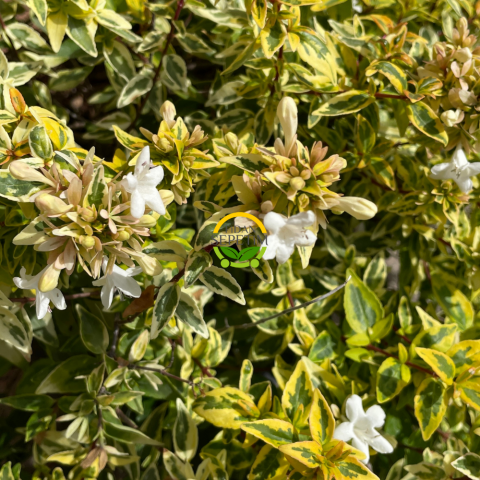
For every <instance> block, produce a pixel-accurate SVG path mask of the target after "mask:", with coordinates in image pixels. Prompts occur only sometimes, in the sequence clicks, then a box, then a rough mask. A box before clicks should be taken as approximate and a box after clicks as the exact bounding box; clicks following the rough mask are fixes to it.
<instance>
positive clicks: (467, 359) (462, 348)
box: [447, 340, 480, 375]
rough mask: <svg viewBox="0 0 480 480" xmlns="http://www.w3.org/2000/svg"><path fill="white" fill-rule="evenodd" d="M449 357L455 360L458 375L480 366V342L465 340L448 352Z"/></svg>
mask: <svg viewBox="0 0 480 480" xmlns="http://www.w3.org/2000/svg"><path fill="white" fill-rule="evenodd" d="M447 355H448V356H449V357H450V358H451V359H452V360H453V363H454V364H455V369H456V372H457V375H460V374H462V373H463V372H465V371H467V370H468V369H469V368H470V367H472V366H474V365H479V364H480V340H464V341H463V342H460V343H457V344H456V345H454V346H453V347H451V348H450V350H448V352H447Z"/></svg>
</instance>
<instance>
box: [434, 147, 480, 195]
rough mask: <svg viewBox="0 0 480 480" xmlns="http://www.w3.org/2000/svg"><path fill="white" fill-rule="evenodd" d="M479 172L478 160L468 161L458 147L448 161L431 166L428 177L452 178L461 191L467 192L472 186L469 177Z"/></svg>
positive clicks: (436, 178) (438, 178) (479, 164)
mask: <svg viewBox="0 0 480 480" xmlns="http://www.w3.org/2000/svg"><path fill="white" fill-rule="evenodd" d="M479 173H480V162H476V163H469V162H468V160H467V156H466V155H465V152H464V151H463V150H462V148H461V147H458V148H457V149H456V150H455V153H454V154H453V157H452V160H451V161H450V162H448V163H441V164H440V165H435V166H434V167H432V174H431V175H430V177H431V178H433V179H435V180H453V181H454V182H455V183H456V184H457V185H458V188H460V190H461V191H462V192H463V193H468V192H469V191H470V190H471V189H472V186H473V184H472V180H471V179H470V177H474V176H475V175H478V174H479Z"/></svg>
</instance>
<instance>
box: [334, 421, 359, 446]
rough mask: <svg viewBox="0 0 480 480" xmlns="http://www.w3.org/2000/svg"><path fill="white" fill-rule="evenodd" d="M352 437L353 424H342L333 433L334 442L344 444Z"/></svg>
mask: <svg viewBox="0 0 480 480" xmlns="http://www.w3.org/2000/svg"><path fill="white" fill-rule="evenodd" d="M353 437H354V433H353V423H350V422H343V423H341V424H340V425H338V426H337V427H335V431H334V432H333V438H335V439H336V440H343V441H344V442H349V441H350V440H351V439H352V438H353Z"/></svg>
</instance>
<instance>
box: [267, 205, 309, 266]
mask: <svg viewBox="0 0 480 480" xmlns="http://www.w3.org/2000/svg"><path fill="white" fill-rule="evenodd" d="M315 219H316V216H315V213H313V212H312V211H310V210H309V211H308V212H302V213H298V214H297V215H293V217H290V218H287V217H284V216H283V215H280V214H278V213H275V212H269V213H267V214H266V215H265V218H264V219H263V224H264V225H265V227H266V228H267V230H269V231H270V232H271V234H270V235H268V237H267V238H266V239H265V241H264V242H263V244H262V247H267V250H266V252H265V254H264V255H263V258H264V259H265V260H271V259H273V258H276V259H277V262H278V263H285V262H286V261H287V260H288V259H289V258H290V257H291V256H292V254H293V252H294V250H295V245H298V246H301V247H309V246H311V245H314V244H315V241H316V240H317V237H316V235H315V234H314V233H313V232H312V231H311V230H306V227H310V226H312V225H313V224H314V223H315Z"/></svg>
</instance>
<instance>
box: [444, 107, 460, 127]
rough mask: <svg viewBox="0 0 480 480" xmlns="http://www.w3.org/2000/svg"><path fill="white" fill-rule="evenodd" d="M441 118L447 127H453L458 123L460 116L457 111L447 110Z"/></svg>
mask: <svg viewBox="0 0 480 480" xmlns="http://www.w3.org/2000/svg"><path fill="white" fill-rule="evenodd" d="M440 118H441V119H442V122H443V123H444V124H445V125H446V126H447V127H453V126H454V125H455V124H456V123H457V118H458V115H457V113H456V112H455V110H447V111H446V112H443V113H442V115H440Z"/></svg>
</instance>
